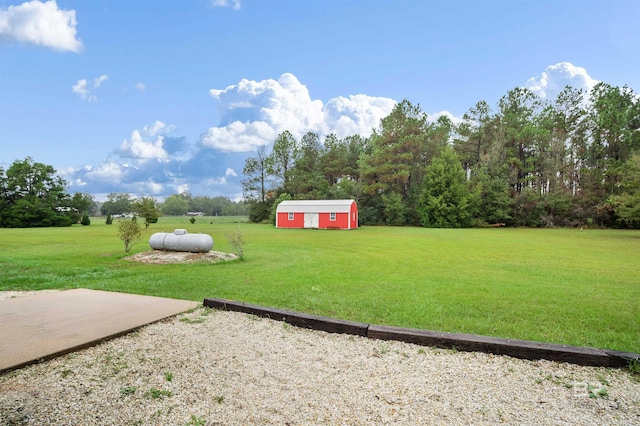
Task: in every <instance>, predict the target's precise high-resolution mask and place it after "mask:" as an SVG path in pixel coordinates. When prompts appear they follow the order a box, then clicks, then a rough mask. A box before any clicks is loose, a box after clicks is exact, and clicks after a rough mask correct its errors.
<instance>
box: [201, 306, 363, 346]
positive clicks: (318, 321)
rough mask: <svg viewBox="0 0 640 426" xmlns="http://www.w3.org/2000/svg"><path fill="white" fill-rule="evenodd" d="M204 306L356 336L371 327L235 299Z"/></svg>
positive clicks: (360, 323)
mask: <svg viewBox="0 0 640 426" xmlns="http://www.w3.org/2000/svg"><path fill="white" fill-rule="evenodd" d="M204 306H207V307H209V308H216V309H224V310H228V311H237V312H244V313H245V314H251V315H256V316H259V317H265V318H271V319H274V320H278V321H284V322H286V323H288V324H291V325H295V326H296V327H302V328H311V329H314V330H322V331H326V332H328V333H344V334H355V335H356V336H363V337H366V336H367V329H368V328H369V324H366V323H362V322H353V321H343V320H339V319H334V318H328V317H320V316H317V315H309V314H305V313H302V312H294V311H285V310H283V309H276V308H266V307H263V306H258V305H251V304H248V303H243V302H236V301H234V300H226V299H204Z"/></svg>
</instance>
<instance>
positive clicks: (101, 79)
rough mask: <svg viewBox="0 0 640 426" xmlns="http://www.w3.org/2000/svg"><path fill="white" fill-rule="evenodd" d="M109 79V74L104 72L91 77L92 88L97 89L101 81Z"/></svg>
mask: <svg viewBox="0 0 640 426" xmlns="http://www.w3.org/2000/svg"><path fill="white" fill-rule="evenodd" d="M108 79H109V76H108V75H106V74H103V75H101V76H100V77H97V78H94V79H93V88H94V89H97V88H98V87H100V86H101V85H102V83H103V82H104V81H106V80H108Z"/></svg>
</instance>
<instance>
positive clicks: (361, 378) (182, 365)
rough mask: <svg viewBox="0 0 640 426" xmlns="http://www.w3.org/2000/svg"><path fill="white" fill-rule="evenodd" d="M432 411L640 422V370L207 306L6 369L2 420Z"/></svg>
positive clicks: (334, 421) (290, 421)
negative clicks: (374, 334) (426, 342)
mask: <svg viewBox="0 0 640 426" xmlns="http://www.w3.org/2000/svg"><path fill="white" fill-rule="evenodd" d="M4 293H6V292H4ZM12 293H14V294H12V295H11V296H19V294H15V293H16V292H12ZM5 296H6V294H2V292H0V298H2V297H5ZM11 296H9V297H11ZM435 423H437V424H477V425H485V424H486V425H489V424H491V425H493V424H496V423H508V424H528V425H537V424H540V425H548V424H555V425H563V424H566V425H569V424H599V425H605V424H611V425H631V424H639V423H640V378H639V377H638V376H633V375H631V374H630V373H629V372H628V371H626V370H617V369H609V368H601V367H582V366H577V365H571V364H566V363H557V362H552V361H542V360H541V361H527V360H520V359H515V358H510V357H506V356H496V355H491V354H484V353H476V352H455V351H450V350H443V349H436V348H429V347H422V346H417V345H413V344H408V343H402V342H393V341H378V340H372V339H366V338H363V337H359V336H351V335H340V334H329V333H325V332H321V331H315V330H307V329H301V328H296V327H292V326H290V325H288V324H286V323H283V322H279V321H273V320H270V319H266V318H258V317H255V316H251V315H247V314H242V313H238V312H224V311H216V310H211V309H209V308H205V307H200V308H197V309H195V310H193V311H191V312H188V313H185V314H181V315H178V316H176V317H173V318H170V319H167V320H165V321H162V322H159V323H155V324H151V325H148V326H145V327H142V328H141V329H139V330H138V331H135V332H132V333H130V334H127V335H125V336H123V337H120V338H117V339H113V340H109V341H106V342H103V343H101V344H99V345H97V346H94V347H91V348H88V349H84V350H81V351H78V352H75V353H72V354H68V355H65V356H62V357H59V358H56V359H53V360H50V361H46V362H42V363H39V364H34V365H31V366H28V367H25V368H22V369H20V370H16V371H13V372H9V373H6V374H4V375H2V376H0V424H2V425H5V424H9V425H20V424H30V425H31V424H33V425H79V424H99V425H128V424H141V425H185V424H191V425H195V424H201V425H246V424H260V425H327V424H328V425H385V424H394V425H397V424H399V425H415V424H435Z"/></svg>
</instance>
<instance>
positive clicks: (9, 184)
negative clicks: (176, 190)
mask: <svg viewBox="0 0 640 426" xmlns="http://www.w3.org/2000/svg"><path fill="white" fill-rule="evenodd" d="M66 186H67V183H66V181H65V180H64V179H63V178H61V177H60V176H58V175H57V173H56V170H55V169H54V168H53V167H52V166H50V165H47V164H44V163H39V162H35V161H34V160H33V159H32V158H31V157H27V158H25V159H24V160H16V161H14V162H13V163H12V164H11V166H9V168H7V170H6V171H5V170H4V169H3V168H2V167H0V228H31V227H47V226H71V225H73V224H75V223H78V222H80V223H82V224H86V225H88V224H89V223H90V220H89V215H95V214H98V213H102V214H103V215H105V216H107V222H108V223H110V220H111V217H113V216H116V215H129V214H130V215H135V216H139V217H141V218H144V220H145V223H146V224H149V223H154V222H156V221H157V220H158V217H159V216H161V215H162V214H163V213H164V214H167V215H184V214H186V213H187V212H189V211H193V212H201V213H202V214H203V215H207V216H246V215H247V206H246V205H245V203H244V202H233V201H231V200H230V199H229V198H227V197H214V198H210V197H192V196H191V195H190V194H188V193H182V194H174V195H171V196H169V197H168V198H167V199H166V200H165V201H164V203H160V202H158V201H157V200H156V199H155V198H153V197H150V196H141V197H137V198H135V197H132V196H131V195H130V194H128V193H124V192H118V193H111V194H109V195H108V196H107V200H106V201H105V202H104V203H97V202H96V201H95V198H94V197H93V195H91V194H88V193H82V192H76V193H75V194H73V196H72V195H70V194H69V193H67V191H66Z"/></svg>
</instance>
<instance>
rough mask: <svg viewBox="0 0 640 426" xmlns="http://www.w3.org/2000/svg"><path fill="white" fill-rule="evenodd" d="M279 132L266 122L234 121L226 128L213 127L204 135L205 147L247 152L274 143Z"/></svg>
mask: <svg viewBox="0 0 640 426" xmlns="http://www.w3.org/2000/svg"><path fill="white" fill-rule="evenodd" d="M277 134H278V132H277V131H276V130H274V128H273V127H271V126H270V125H269V124H268V123H266V122H264V121H254V122H252V123H243V122H241V121H234V122H233V123H230V124H229V125H227V126H224V127H212V128H210V129H209V130H208V131H207V132H206V133H205V134H204V135H202V138H201V142H202V145H203V146H206V147H209V148H214V149H218V150H220V151H227V152H246V151H251V150H253V149H255V148H256V147H259V146H261V145H265V144H268V143H269V142H273V140H274V139H275V137H276V136H277Z"/></svg>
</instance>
